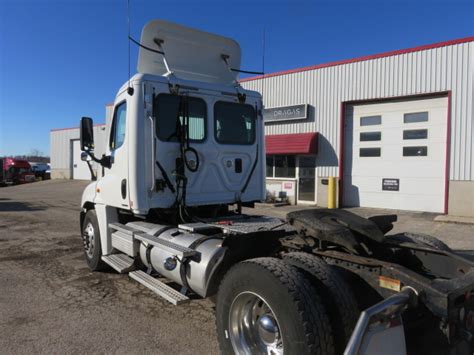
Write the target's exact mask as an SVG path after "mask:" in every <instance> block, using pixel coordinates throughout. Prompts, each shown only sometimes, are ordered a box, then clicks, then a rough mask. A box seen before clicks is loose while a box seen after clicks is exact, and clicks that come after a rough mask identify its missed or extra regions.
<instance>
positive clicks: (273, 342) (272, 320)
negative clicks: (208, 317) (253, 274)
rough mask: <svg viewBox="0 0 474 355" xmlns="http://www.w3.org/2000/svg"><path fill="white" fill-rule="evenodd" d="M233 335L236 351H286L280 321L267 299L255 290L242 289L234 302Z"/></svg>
mask: <svg viewBox="0 0 474 355" xmlns="http://www.w3.org/2000/svg"><path fill="white" fill-rule="evenodd" d="M229 337H230V340H231V342H232V347H233V348H234V351H235V353H236V354H267V355H277V354H283V338H282V334H281V330H280V326H279V325H278V320H277V318H276V317H275V314H274V313H273V311H272V309H271V308H270V306H269V305H268V304H267V303H266V302H265V300H264V299H263V298H261V297H260V296H259V295H257V294H255V293H253V292H242V293H240V294H239V295H237V297H236V298H235V299H234V301H233V302H232V305H231V306H230V313H229Z"/></svg>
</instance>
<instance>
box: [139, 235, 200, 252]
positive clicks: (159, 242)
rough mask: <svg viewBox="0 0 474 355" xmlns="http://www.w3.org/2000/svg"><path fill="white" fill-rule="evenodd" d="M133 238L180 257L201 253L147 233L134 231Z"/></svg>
mask: <svg viewBox="0 0 474 355" xmlns="http://www.w3.org/2000/svg"><path fill="white" fill-rule="evenodd" d="M135 239H137V240H140V241H142V242H146V243H148V244H151V245H153V246H155V247H158V248H160V249H165V250H167V251H169V252H170V253H173V254H174V255H176V256H178V257H180V258H183V257H184V258H190V257H195V256H200V255H201V253H200V252H198V251H196V250H194V249H190V248H187V247H184V246H182V245H179V244H176V243H173V242H171V241H169V240H166V239H163V238H157V237H155V236H152V235H150V234H147V233H135Z"/></svg>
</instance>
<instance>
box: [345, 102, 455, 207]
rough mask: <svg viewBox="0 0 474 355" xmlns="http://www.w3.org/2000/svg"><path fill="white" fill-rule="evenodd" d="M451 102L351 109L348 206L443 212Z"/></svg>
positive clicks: (347, 128)
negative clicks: (448, 110)
mask: <svg viewBox="0 0 474 355" xmlns="http://www.w3.org/2000/svg"><path fill="white" fill-rule="evenodd" d="M447 103H448V101H447V98H446V97H441V98H431V99H420V100H409V101H408V100H405V101H401V100H400V101H396V102H385V103H377V104H363V105H356V106H352V107H348V108H347V111H348V114H347V116H346V119H345V137H346V140H345V142H344V143H345V150H344V152H345V154H344V156H345V160H344V178H343V179H344V191H343V204H344V206H362V207H377V208H388V209H400V210H412V211H427V212H441V213H442V212H444V200H445V196H444V195H445V173H446V170H445V169H446V144H447V143H446V139H447V138H446V129H447V124H446V117H447Z"/></svg>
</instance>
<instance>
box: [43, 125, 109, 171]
mask: <svg viewBox="0 0 474 355" xmlns="http://www.w3.org/2000/svg"><path fill="white" fill-rule="evenodd" d="M106 137H107V129H105V126H102V125H101V126H95V127H94V141H95V145H96V149H95V153H96V155H97V156H98V157H101V156H102V154H104V153H105V149H106V144H107V139H106ZM78 139H79V128H70V129H60V130H53V131H51V132H50V149H51V152H50V154H51V170H70V169H71V166H72V156H71V153H72V143H71V141H73V140H78Z"/></svg>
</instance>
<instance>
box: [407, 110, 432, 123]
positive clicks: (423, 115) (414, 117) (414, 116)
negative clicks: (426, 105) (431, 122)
mask: <svg viewBox="0 0 474 355" xmlns="http://www.w3.org/2000/svg"><path fill="white" fill-rule="evenodd" d="M427 121H428V112H414V113H405V114H404V115H403V123H417V122H427Z"/></svg>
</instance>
